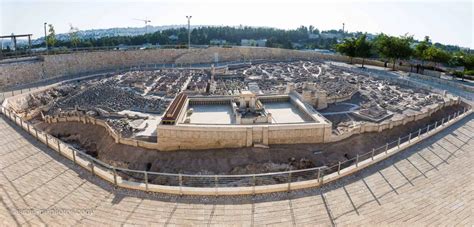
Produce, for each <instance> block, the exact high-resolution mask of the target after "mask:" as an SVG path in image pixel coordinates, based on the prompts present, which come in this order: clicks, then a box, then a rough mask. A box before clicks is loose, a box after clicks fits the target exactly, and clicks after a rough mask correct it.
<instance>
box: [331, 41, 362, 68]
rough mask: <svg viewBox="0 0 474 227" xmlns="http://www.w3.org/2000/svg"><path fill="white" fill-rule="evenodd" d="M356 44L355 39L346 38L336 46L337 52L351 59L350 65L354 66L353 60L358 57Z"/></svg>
mask: <svg viewBox="0 0 474 227" xmlns="http://www.w3.org/2000/svg"><path fill="white" fill-rule="evenodd" d="M356 42H357V40H356V39H354V38H346V39H344V41H343V42H342V43H340V44H337V45H336V51H337V52H339V53H341V54H344V55H346V56H348V57H349V58H350V64H352V59H353V58H354V57H356Z"/></svg>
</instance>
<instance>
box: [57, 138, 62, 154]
mask: <svg viewBox="0 0 474 227" xmlns="http://www.w3.org/2000/svg"><path fill="white" fill-rule="evenodd" d="M56 142H57V145H58V152H59V154H61V146H60V144H59V139H56Z"/></svg>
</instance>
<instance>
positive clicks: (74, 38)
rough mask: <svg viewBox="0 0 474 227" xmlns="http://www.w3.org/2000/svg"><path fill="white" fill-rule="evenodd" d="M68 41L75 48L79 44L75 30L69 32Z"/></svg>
mask: <svg viewBox="0 0 474 227" xmlns="http://www.w3.org/2000/svg"><path fill="white" fill-rule="evenodd" d="M69 41H70V42H71V45H72V47H74V48H76V47H77V45H78V44H79V42H80V40H79V36H77V31H71V32H69Z"/></svg>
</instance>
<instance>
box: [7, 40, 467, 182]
mask: <svg viewBox="0 0 474 227" xmlns="http://www.w3.org/2000/svg"><path fill="white" fill-rule="evenodd" d="M211 49H212V48H211ZM213 57H214V58H218V57H219V55H218V53H214V54H213ZM4 106H5V107H7V108H8V109H10V110H11V111H13V112H14V113H16V114H18V116H21V118H22V119H23V120H24V121H28V122H30V123H31V124H33V125H35V127H38V128H40V129H41V130H44V131H46V132H48V133H50V134H51V136H53V137H57V138H58V139H60V140H62V141H65V142H67V143H69V144H70V145H71V146H73V147H75V148H76V149H79V150H83V151H84V152H85V153H87V154H88V155H91V156H92V157H94V158H97V159H98V160H101V161H103V162H105V163H108V164H111V165H115V166H119V167H124V168H128V169H136V170H146V171H155V172H166V173H187V174H256V173H267V172H275V171H287V170H298V169H307V168H313V167H327V166H333V165H335V164H336V165H337V163H341V162H343V163H344V162H346V163H347V160H354V158H355V156H356V154H357V153H360V151H368V150H370V149H372V148H373V147H375V146H378V145H384V144H385V143H388V142H390V141H393V140H394V139H396V138H397V135H400V134H403V133H408V132H410V131H413V130H416V129H417V128H419V127H420V126H422V125H424V124H426V123H427V122H430V121H433V120H438V118H439V119H441V117H442V116H446V115H447V114H450V113H456V112H458V111H461V110H465V108H466V107H467V106H466V104H465V103H463V102H462V101H461V99H460V98H459V97H456V96H454V95H452V94H449V93H446V92H445V91H444V92H433V91H431V90H430V89H429V88H424V87H420V86H414V85H413V84H410V83H406V82H403V80H400V79H394V78H393V76H391V75H388V76H387V75H385V76H384V75H378V74H371V73H370V71H368V70H363V69H359V68H347V67H343V66H341V65H340V64H339V63H337V62H333V61H326V60H324V59H320V58H314V57H312V58H307V59H304V58H303V59H284V60H283V59H277V60H275V59H259V60H244V61H240V62H233V63H226V64H221V65H219V64H218V63H217V62H216V63H209V64H205V65H198V66H196V65H183V64H168V65H166V64H161V65H160V64H150V65H143V66H141V67H140V66H138V67H130V68H127V67H123V68H122V70H120V71H117V72H115V73H106V74H100V75H95V76H88V77H85V78H82V79H73V80H70V81H65V82H61V83H57V84H54V85H52V86H48V87H46V88H43V89H40V90H39V91H35V92H29V93H27V94H22V95H20V96H14V97H11V98H7V99H6V101H5V102H4ZM410 136H411V134H410ZM414 136H415V135H414ZM354 141H357V142H354ZM401 142H404V141H401ZM399 143H400V141H399ZM357 158H359V157H357ZM357 161H359V160H357ZM351 162H352V161H351ZM349 164H351V163H349ZM340 165H341V164H339V168H341V166H340ZM343 167H344V166H343ZM130 178H131V179H133V176H132V177H130ZM301 178H302V179H305V176H302V177H301ZM147 181H149V182H151V183H158V184H167V182H165V183H163V182H162V181H160V179H158V178H152V179H148V180H147ZM269 181H272V182H273V183H278V182H279V180H278V179H271V180H269ZM168 183H169V182H168ZM232 183H235V182H232ZM240 183H242V182H240ZM247 183H248V182H247ZM236 184H239V182H237V183H236ZM243 184H244V185H245V183H243Z"/></svg>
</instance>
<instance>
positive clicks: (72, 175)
mask: <svg viewBox="0 0 474 227" xmlns="http://www.w3.org/2000/svg"><path fill="white" fill-rule="evenodd" d="M473 133H474V116H473V115H471V116H470V117H467V118H465V119H463V120H461V121H460V122H458V123H456V124H455V125H453V126H451V127H450V128H448V129H446V130H445V131H443V132H441V133H440V134H438V135H435V136H433V137H432V138H430V139H428V140H426V141H424V142H422V143H421V144H418V145H416V146H415V147H412V148H410V149H409V150H407V151H405V152H403V153H401V154H398V155H396V156H395V157H392V158H390V159H388V160H386V161H384V162H382V163H379V164H376V165H374V166H372V167H369V168H368V169H365V170H363V171H361V172H359V173H357V174H355V175H353V176H351V177H348V178H345V179H343V180H341V181H338V182H336V183H333V184H330V185H327V186H324V188H323V189H312V190H305V191H298V192H292V193H290V194H287V193H279V194H270V195H261V196H256V197H251V196H248V197H247V196H246V197H217V198H216V197H175V196H168V195H161V194H147V193H144V192H137V191H128V190H123V189H114V188H113V187H112V186H111V185H109V184H106V183H105V182H103V181H102V180H100V179H98V178H96V177H94V176H92V175H91V174H90V173H89V172H87V171H85V170H83V169H81V168H79V167H77V166H74V165H73V164H72V163H71V162H70V161H69V160H66V159H65V158H63V157H61V156H60V155H58V154H57V153H55V152H53V151H52V150H50V149H48V148H46V147H45V145H43V144H41V143H38V142H36V141H35V140H34V139H33V138H32V137H31V136H29V135H27V134H26V133H24V132H23V131H22V130H20V129H19V128H18V127H17V126H13V125H12V124H11V122H8V121H7V120H6V119H5V118H4V117H3V116H2V117H1V118H0V144H1V145H0V168H1V170H2V171H1V173H0V202H1V203H0V220H1V221H0V225H2V226H5V225H9V226H14V225H44V224H48V225H50V224H53V225H72V224H82V225H123V224H126V225H145V224H156V225H191V224H193V225H216V226H217V225H218V226H221V225H237V226H249V225H264V224H276V225H284V226H289V225H298V226H301V225H307V226H313V225H315V224H320V225H327V226H328V225H380V224H396V225H407V224H419V225H437V224H440V225H455V224H458V225H462V226H467V225H472V224H474V220H473V217H472V210H473V194H472V193H473V187H472V185H473V175H472V169H471V168H472V165H473V159H472V155H473V153H474V141H473V137H472V135H473Z"/></svg>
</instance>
